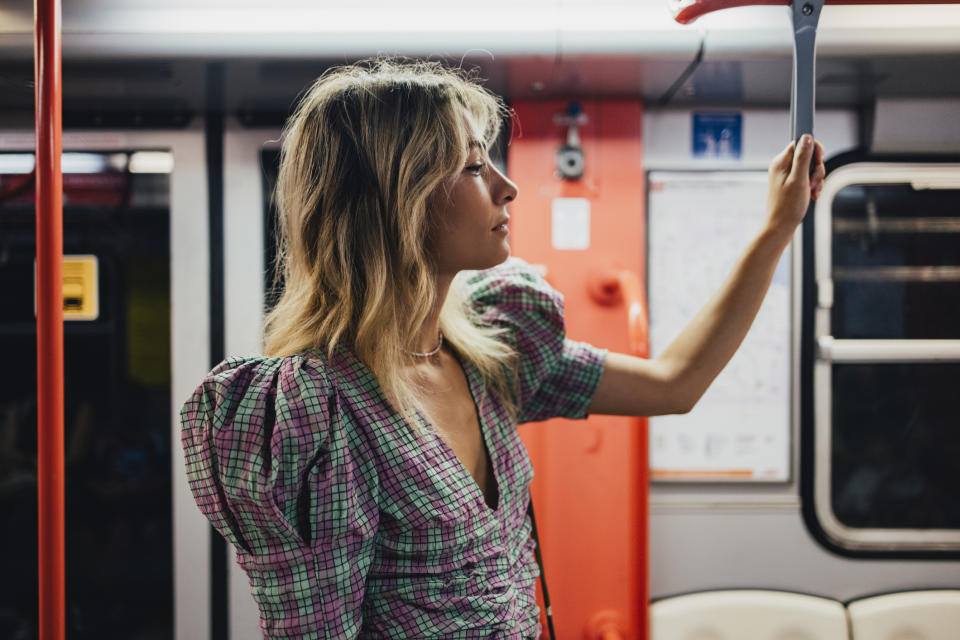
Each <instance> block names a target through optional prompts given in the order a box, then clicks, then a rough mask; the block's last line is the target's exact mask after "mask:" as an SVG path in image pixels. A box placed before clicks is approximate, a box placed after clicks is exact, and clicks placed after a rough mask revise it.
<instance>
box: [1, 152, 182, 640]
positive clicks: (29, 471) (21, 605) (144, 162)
mask: <svg viewBox="0 0 960 640" xmlns="http://www.w3.org/2000/svg"><path fill="white" fill-rule="evenodd" d="M33 165H34V159H33V154H31V153H8V152H0V291H3V294H4V297H3V301H2V302H0V349H2V352H3V354H4V369H3V372H2V373H0V509H2V513H3V519H4V523H5V524H6V526H3V527H0V544H2V545H3V548H5V549H10V550H16V551H15V552H12V553H8V557H7V559H6V560H5V562H4V575H5V576H13V577H14V579H6V580H4V581H3V582H2V583H0V638H31V637H36V634H37V630H36V624H37V615H38V614H37V598H36V593H37V589H38V587H37V544H36V539H37V466H36V457H37V438H36V429H37V426H36V421H37V408H36V393H37V390H36V320H35V316H34V290H33V282H34V279H33V270H34V267H33V264H34V256H35V245H36V242H35V236H36V234H35V227H36V219H35V218H36V216H35V211H34V198H35V195H34V179H33V176H32V175H31V172H32V171H33ZM62 167H63V196H64V207H63V250H64V253H65V254H68V255H69V254H74V255H77V254H79V255H83V256H94V257H95V258H96V263H97V265H98V269H97V271H96V276H95V277H96V279H97V281H98V288H99V314H98V315H97V316H96V317H95V318H92V319H82V320H74V321H68V322H65V323H64V374H65V385H64V386H65V388H64V410H65V420H64V436H65V438H64V439H65V442H64V449H65V458H66V459H65V465H64V466H65V485H66V532H67V535H66V563H67V564H66V612H67V614H66V623H65V624H66V633H67V635H68V636H70V637H112V636H114V635H115V634H116V633H117V630H118V629H123V630H124V632H123V635H124V636H125V637H148V636H149V637H151V638H153V637H155V638H172V637H173V568H172V567H173V548H172V538H171V531H172V530H173V521H172V513H171V504H172V500H173V497H172V485H171V468H172V466H171V465H172V457H171V450H170V425H171V420H172V415H171V394H170V383H171V369H170V363H171V349H170V346H171V344H170V311H171V303H170V295H171V278H170V265H171V255H170V244H171V234H170V170H171V169H172V155H171V154H170V153H169V152H165V151H163V152H156V151H150V152H138V151H130V152H114V151H110V152H104V153H95V152H84V153H77V152H65V153H64V155H63V163H62Z"/></svg>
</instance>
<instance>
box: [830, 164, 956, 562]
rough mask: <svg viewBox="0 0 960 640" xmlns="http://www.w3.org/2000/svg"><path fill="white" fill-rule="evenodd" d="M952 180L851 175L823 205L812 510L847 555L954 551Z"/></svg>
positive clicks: (901, 168)
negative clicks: (860, 552)
mask: <svg viewBox="0 0 960 640" xmlns="http://www.w3.org/2000/svg"><path fill="white" fill-rule="evenodd" d="M958 175H960V166H958V165H948V164H924V165H904V164H898V165H895V164H886V163H858V164H849V165H845V166H842V167H840V168H839V169H837V170H836V171H833V172H831V174H830V175H829V176H828V178H827V181H826V184H825V187H824V194H823V197H822V198H821V199H820V201H819V202H818V203H817V207H816V211H815V214H814V215H815V220H814V223H815V224H814V230H815V231H814V233H815V241H814V265H815V266H814V271H815V281H816V306H815V310H814V312H813V322H812V325H811V326H812V328H813V332H814V335H813V347H814V356H813V358H814V360H813V366H812V374H813V406H812V416H813V421H814V441H815V443H816V444H815V447H816V448H815V451H814V454H813V456H814V458H813V460H814V480H813V482H814V511H815V513H816V518H817V522H818V525H819V527H820V528H822V532H823V533H824V534H825V535H826V536H827V537H828V538H829V540H830V542H831V543H832V544H833V545H836V546H837V547H839V548H841V549H846V550H850V551H854V552H857V551H865V552H892V553H897V552H910V551H935V550H947V551H956V550H958V549H960V484H958V483H957V482H956V479H955V473H954V470H955V467H956V460H957V459H960V428H958V426H960V422H958V419H957V417H956V416H957V414H956V410H955V408H954V407H953V400H954V394H955V393H956V390H957V383H958V381H960V178H958Z"/></svg>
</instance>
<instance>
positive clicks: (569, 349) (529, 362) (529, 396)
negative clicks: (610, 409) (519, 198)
mask: <svg viewBox="0 0 960 640" xmlns="http://www.w3.org/2000/svg"><path fill="white" fill-rule="evenodd" d="M466 289H467V291H466V292H467V299H468V301H469V304H470V305H471V307H472V308H473V310H474V312H475V313H476V314H477V315H478V317H479V320H480V321H481V322H483V323H485V324H489V325H494V326H500V327H503V328H505V329H507V332H506V334H505V339H506V340H508V341H509V342H510V344H511V346H512V347H513V348H514V349H515V350H516V351H517V354H518V356H519V359H518V361H517V363H516V370H515V371H513V375H514V379H515V382H516V389H517V393H518V397H517V406H518V409H519V411H518V422H520V423H524V422H536V421H540V420H547V419H549V418H554V417H563V418H573V419H579V418H585V417H586V416H587V411H586V409H587V405H588V404H589V403H590V400H591V399H592V398H593V394H594V392H595V391H596V388H597V384H598V383H599V381H600V374H601V373H602V372H603V366H604V362H605V360H606V354H607V351H606V350H605V349H598V348H597V347H594V346H593V345H590V344H588V343H585V342H577V341H574V340H570V339H568V338H567V337H566V332H565V326H564V317H563V314H564V308H563V295H562V294H560V293H559V292H558V291H556V290H555V289H553V287H551V286H550V285H549V284H548V283H547V281H546V280H544V279H543V277H542V276H541V275H540V274H539V272H538V271H537V270H536V269H534V268H533V267H531V266H530V265H528V264H527V263H526V262H524V261H523V260H521V259H519V258H510V259H509V260H507V261H506V262H505V263H503V264H502V265H499V266H497V267H493V268H492V269H485V270H483V271H477V272H474V273H473V274H471V275H470V276H469V277H468V278H467V280H466Z"/></svg>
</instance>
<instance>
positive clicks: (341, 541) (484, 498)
mask: <svg viewBox="0 0 960 640" xmlns="http://www.w3.org/2000/svg"><path fill="white" fill-rule="evenodd" d="M506 114H507V110H506V109H505V107H504V105H503V103H502V102H501V101H500V100H499V99H498V98H496V97H495V96H493V95H491V94H490V93H489V92H487V91H486V90H485V89H483V88H481V87H479V86H478V85H477V84H475V83H474V82H472V81H471V80H470V79H468V78H465V77H464V76H462V75H461V74H458V73H456V72H454V71H450V70H446V69H444V68H442V67H441V66H439V65H437V64H431V63H401V62H395V61H375V62H368V63H363V64H360V65H356V66H352V67H347V68H341V69H337V70H334V71H332V72H330V73H327V74H325V75H324V76H323V77H321V78H320V79H319V80H318V81H317V82H316V83H315V84H314V85H313V86H312V87H311V88H310V90H309V91H308V92H307V94H306V95H305V97H304V98H303V99H302V101H301V102H300V105H299V107H298V109H297V111H296V113H295V114H294V115H293V116H292V117H291V119H290V121H289V122H288V124H287V127H286V131H285V135H284V142H283V149H282V154H281V163H280V174H279V178H278V183H277V190H276V202H277V206H278V210H279V213H280V258H281V264H282V275H283V278H284V290H283V294H282V297H281V298H280V300H279V302H278V304H277V305H276V306H275V307H274V309H273V310H272V311H271V312H270V313H269V314H268V316H267V318H266V323H265V332H264V333H265V349H264V352H265V353H266V354H267V357H253V358H231V359H228V360H226V361H224V362H223V363H221V364H220V365H219V366H217V367H216V368H215V369H214V370H213V371H211V373H210V374H209V376H208V377H207V378H206V379H204V381H203V382H202V383H201V385H200V386H199V387H198V388H197V390H196V391H195V393H194V394H193V395H192V396H191V397H190V398H189V399H188V400H187V402H186V404H185V405H184V408H183V411H182V415H181V421H182V426H183V434H182V435H183V446H184V450H185V452H186V461H187V473H188V476H189V482H190V487H191V490H192V491H193V493H194V496H195V498H196V500H197V503H198V504H199V506H200V509H201V510H202V511H203V513H204V514H205V515H206V516H207V517H208V518H209V519H210V520H211V521H212V522H213V524H214V526H215V527H216V528H217V529H218V531H220V532H221V533H222V534H223V535H224V536H226V537H227V539H229V540H230V541H231V542H232V543H233V544H234V545H235V546H236V547H237V550H238V551H237V559H238V562H239V564H240V566H242V567H243V568H244V570H245V571H246V572H247V574H248V576H249V578H250V585H251V588H252V590H253V595H254V598H255V600H256V601H257V603H258V605H259V607H260V615H261V627H262V629H263V632H264V634H265V635H266V636H267V637H271V638H273V637H284V638H285V637H297V638H353V637H357V636H359V637H369V638H426V637H456V638H487V637H495V638H530V637H537V636H538V635H539V633H540V627H539V620H538V619H539V610H538V607H537V605H536V600H535V579H536V577H537V576H538V571H537V567H536V564H535V562H534V554H533V548H534V543H533V542H532V541H531V540H530V528H531V527H530V520H529V518H528V517H527V507H528V504H529V498H530V496H529V483H530V480H531V479H532V477H533V469H532V467H531V465H530V460H529V458H528V457H527V455H526V450H525V448H524V447H523V445H522V443H521V441H520V439H519V437H518V435H517V429H516V426H517V423H522V422H530V421H537V420H544V419H547V418H551V417H554V416H564V417H567V418H584V417H586V415H587V414H589V413H604V414H616V415H636V416H650V415H661V414H668V413H683V412H686V411H689V410H690V408H691V407H693V405H694V404H695V403H696V402H697V399H698V398H699V397H700V396H701V395H702V394H703V392H704V391H705V390H706V388H707V386H708V385H709V384H710V382H711V381H712V380H713V379H714V378H715V377H716V375H717V374H718V373H719V372H720V370H721V369H722V368H723V366H724V365H725V364H726V363H727V361H728V360H729V359H730V357H731V356H732V355H733V353H734V351H735V350H736V348H737V346H738V345H739V344H740V342H741V341H742V339H743V337H744V335H745V334H746V332H747V330H748V328H749V326H750V324H751V322H752V320H753V318H754V316H755V315H756V313H757V310H758V309H759V307H760V303H761V301H762V299H763V296H764V294H765V292H766V290H767V287H768V286H769V283H770V280H771V278H772V276H773V273H774V269H775V267H776V264H777V262H778V259H779V257H780V255H781V253H782V252H783V250H784V248H785V247H786V246H787V245H788V243H789V241H790V238H791V236H792V235H793V232H794V229H795V228H796V226H797V224H798V223H799V222H800V221H801V220H802V219H803V216H804V214H805V212H806V209H807V205H808V202H809V198H810V197H814V198H816V196H817V195H818V193H819V190H820V186H821V183H822V179H823V176H824V168H823V164H822V149H821V148H820V147H819V145H816V144H814V143H813V142H812V141H811V140H809V138H808V137H807V138H805V139H804V144H802V145H800V146H799V148H797V149H796V151H795V150H794V149H793V145H791V146H789V147H787V149H785V150H784V152H783V153H782V154H781V155H780V156H778V157H777V158H776V159H775V160H774V161H773V164H772V165H771V171H770V196H769V201H768V203H767V207H768V211H769V218H768V221H767V224H766V226H765V227H764V229H763V230H762V231H761V232H760V233H759V234H758V236H757V237H756V239H755V240H754V241H753V242H752V243H751V244H750V246H749V247H748V248H747V250H746V252H745V253H744V254H743V256H742V258H741V260H740V261H739V263H738V264H737V265H736V267H735V268H734V270H733V272H732V274H731V275H730V277H729V278H728V280H727V281H726V282H725V284H724V285H723V286H722V287H721V289H720V291H718V292H717V294H716V295H715V296H714V297H713V299H712V300H711V301H710V302H709V303H708V304H707V305H706V307H705V308H704V309H703V311H702V312H701V313H700V314H699V315H698V316H697V317H696V318H695V319H694V320H693V321H692V322H691V324H690V325H689V326H688V327H687V328H686V329H685V331H684V332H683V333H682V334H681V335H680V336H679V337H678V338H677V339H676V341H675V342H674V343H673V344H672V345H670V347H669V348H668V349H666V350H665V351H664V352H663V354H662V355H660V356H658V357H657V358H655V359H652V360H643V359H639V358H634V357H631V356H628V355H623V354H616V353H607V352H606V351H604V350H602V349H598V348H596V347H593V346H591V345H589V344H584V343H578V342H573V341H570V340H567V339H566V338H565V336H564V325H563V301H562V298H561V296H560V295H559V294H558V293H557V292H556V291H554V290H553V289H551V288H550V286H549V285H547V284H546V282H545V281H544V280H543V279H542V278H541V277H540V276H539V275H538V274H537V272H536V271H534V270H533V269H531V268H530V267H529V266H528V265H526V264H525V263H524V262H522V261H519V260H516V259H510V260H508V257H509V254H510V247H509V244H508V240H507V231H506V221H507V219H508V218H509V216H508V215H507V209H506V208H507V205H508V204H510V203H512V202H513V201H514V200H515V199H516V198H517V193H518V191H517V187H516V185H514V184H513V183H512V182H511V181H510V180H509V179H507V178H506V177H505V176H504V175H503V174H502V173H501V172H500V171H498V170H497V168H496V167H495V166H494V165H493V164H492V163H491V162H490V159H489V156H488V149H489V148H490V145H491V144H492V143H493V141H494V140H495V139H496V137H497V135H498V132H499V127H500V124H501V121H502V120H503V118H504V116H505V115H506ZM811 162H812V163H813V164H814V167H815V169H814V171H813V174H812V178H811V177H810V172H809V167H810V166H811ZM639 178H640V177H639V176H638V179H639Z"/></svg>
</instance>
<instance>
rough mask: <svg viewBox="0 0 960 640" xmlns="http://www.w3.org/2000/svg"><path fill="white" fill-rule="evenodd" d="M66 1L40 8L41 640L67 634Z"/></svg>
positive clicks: (40, 2)
mask: <svg viewBox="0 0 960 640" xmlns="http://www.w3.org/2000/svg"><path fill="white" fill-rule="evenodd" d="M60 34H61V21H60V0H36V2H35V4H34V86H35V100H36V102H35V105H34V109H35V114H34V115H35V128H36V136H35V138H36V142H35V144H36V163H35V165H36V176H37V178H36V179H37V194H36V220H37V223H36V229H37V500H38V524H39V528H38V529H37V552H38V553H37V556H38V558H37V560H38V572H39V583H40V589H39V591H40V593H39V597H40V602H39V605H40V607H39V612H40V624H39V628H40V640H63V638H64V633H65V615H64V602H65V586H64V584H65V580H64V574H65V572H64V561H65V553H64V549H65V545H64V470H63V175H62V173H61V167H60V161H61V156H62V151H63V146H62V141H61V134H62V132H63V121H62V116H61V114H62V111H61V105H62V99H61V75H60V71H61V70H60V60H61V44H60Z"/></svg>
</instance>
